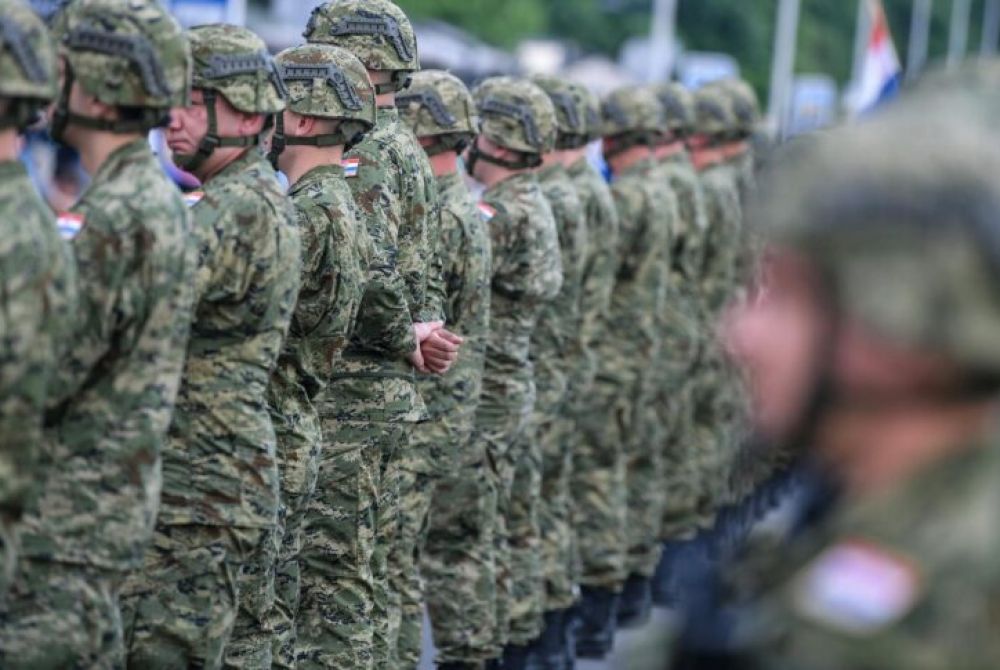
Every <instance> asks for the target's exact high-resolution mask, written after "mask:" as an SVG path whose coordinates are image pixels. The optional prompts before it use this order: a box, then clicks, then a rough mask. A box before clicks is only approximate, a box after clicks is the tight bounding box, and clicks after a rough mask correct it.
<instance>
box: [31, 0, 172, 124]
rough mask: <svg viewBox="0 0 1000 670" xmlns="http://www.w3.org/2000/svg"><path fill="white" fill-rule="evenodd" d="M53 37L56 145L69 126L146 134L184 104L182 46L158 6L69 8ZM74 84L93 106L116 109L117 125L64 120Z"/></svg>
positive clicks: (80, 0) (115, 2)
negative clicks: (57, 68) (58, 67)
mask: <svg viewBox="0 0 1000 670" xmlns="http://www.w3.org/2000/svg"><path fill="white" fill-rule="evenodd" d="M53 35H54V36H55V38H56V41H57V43H58V46H59V48H60V55H61V56H62V57H63V58H64V59H65V64H66V69H65V76H64V78H63V87H62V91H61V92H60V94H59V97H58V102H57V104H56V110H55V114H54V116H53V119H52V130H51V132H52V135H53V137H55V138H56V139H59V138H61V137H62V136H63V134H64V132H65V130H66V126H67V125H68V124H70V123H73V124H75V125H79V126H82V127H85V128H92V129H96V130H105V131H110V132H114V133H132V132H145V131H147V130H149V129H150V128H155V127H159V126H164V125H166V123H167V122H168V120H169V118H170V114H169V111H170V108H171V107H176V106H181V105H185V104H187V103H188V101H189V99H190V79H191V55H190V51H189V49H188V44H187V40H185V39H184V34H183V32H182V31H181V28H180V26H179V25H178V24H177V22H176V21H175V20H174V19H173V17H171V16H170V14H169V13H168V12H167V11H166V10H165V9H163V6H162V5H161V4H160V2H158V0H134V1H133V2H129V3H123V2H121V1H120V0H73V1H72V2H70V3H68V4H67V5H66V6H65V7H64V8H63V9H62V10H61V11H60V12H59V13H58V14H57V15H56V17H55V20H54V25H53ZM74 81H75V82H77V83H78V84H79V86H80V88H81V89H82V90H83V91H84V92H86V93H87V94H89V95H92V96H94V97H95V98H96V99H97V100H99V101H100V102H102V103H104V104H106V105H113V106H115V107H118V108H119V111H120V112H121V113H122V116H121V118H119V119H117V120H114V121H112V120H107V119H97V118H91V117H87V116H83V115H80V114H76V113H73V112H70V110H69V94H70V90H71V88H72V86H73V82H74ZM126 111H127V113H125V112H126Z"/></svg>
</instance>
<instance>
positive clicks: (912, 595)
mask: <svg viewBox="0 0 1000 670" xmlns="http://www.w3.org/2000/svg"><path fill="white" fill-rule="evenodd" d="M792 589H793V590H792V598H793V607H794V608H795V610H796V612H797V613H798V614H799V615H801V616H803V617H804V618H806V619H809V620H812V621H814V622H816V623H819V624H821V625H824V626H827V627H829V628H833V629H835V630H838V631H840V632H843V633H847V634H850V635H857V636H866V635H873V634H875V633H877V632H879V631H881V630H883V629H885V628H886V627H888V626H890V625H892V624H893V623H895V622H897V621H899V620H900V619H902V618H903V617H904V616H905V615H906V614H907V613H908V612H909V611H910V610H911V609H912V608H913V606H914V605H915V604H916V602H917V599H918V598H919V596H920V592H921V590H922V585H921V576H920V571H919V568H918V566H917V564H916V563H915V562H914V561H912V560H911V559H909V558H908V557H906V556H903V555H901V554H898V553H895V552H893V551H892V550H889V549H885V548H883V547H880V546H878V545H876V544H874V543H872V542H869V541H867V540H862V539H850V540H845V541H843V542H841V543H840V544H837V545H835V546H833V547H830V548H829V549H826V550H825V551H823V553H822V554H820V555H819V556H818V557H817V558H816V559H815V560H814V561H813V562H812V563H810V564H809V565H807V566H806V567H805V568H804V569H803V570H802V571H801V572H800V573H799V574H798V576H797V577H796V578H795V581H794V583H793V586H792Z"/></svg>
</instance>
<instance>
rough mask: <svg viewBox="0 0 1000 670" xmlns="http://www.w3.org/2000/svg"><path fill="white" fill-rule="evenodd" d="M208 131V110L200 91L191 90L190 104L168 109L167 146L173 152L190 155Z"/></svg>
mask: <svg viewBox="0 0 1000 670" xmlns="http://www.w3.org/2000/svg"><path fill="white" fill-rule="evenodd" d="M207 133H208V110H207V109H206V108H205V97H204V94H203V93H202V91H200V90H198V89H194V90H192V91H191V104H190V105H189V106H187V107H174V108H173V109H172V110H170V125H169V126H167V132H166V137H167V146H169V147H170V151H171V152H173V153H174V154H180V155H191V154H193V153H195V151H197V149H198V144H199V143H200V142H201V140H202V138H204V137H205V135H206V134H207Z"/></svg>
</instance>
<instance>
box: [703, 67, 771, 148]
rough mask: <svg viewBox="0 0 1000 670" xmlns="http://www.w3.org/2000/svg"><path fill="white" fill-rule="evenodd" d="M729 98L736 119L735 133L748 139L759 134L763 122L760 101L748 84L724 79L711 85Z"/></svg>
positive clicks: (737, 80)
mask: <svg viewBox="0 0 1000 670" xmlns="http://www.w3.org/2000/svg"><path fill="white" fill-rule="evenodd" d="M711 86H713V87H717V88H718V89H719V90H721V91H722V92H723V93H724V94H725V95H727V96H729V100H730V102H731V104H732V108H733V115H734V117H735V121H736V123H735V128H734V130H735V133H736V136H737V137H739V138H741V139H747V138H749V137H751V136H752V135H753V134H754V133H756V132H757V125H758V124H759V123H760V120H761V113H760V99H759V98H758V97H757V92H756V91H755V90H754V89H753V86H751V85H750V84H749V83H748V82H746V81H744V80H742V79H722V80H719V81H717V82H713V83H712V84H711Z"/></svg>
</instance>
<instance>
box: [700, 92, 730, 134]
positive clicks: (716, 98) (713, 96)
mask: <svg viewBox="0 0 1000 670" xmlns="http://www.w3.org/2000/svg"><path fill="white" fill-rule="evenodd" d="M694 115H695V120H694V134H695V135H704V136H705V137H707V138H708V139H709V140H710V141H711V143H713V144H720V143H722V142H725V141H726V140H727V139H729V138H731V137H732V136H733V133H734V131H735V128H736V115H735V114H734V112H733V104H732V100H731V98H730V96H729V95H727V94H726V93H725V91H723V90H722V89H721V88H720V87H719V86H712V85H709V86H703V87H701V88H699V89H698V90H697V91H695V93H694Z"/></svg>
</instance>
